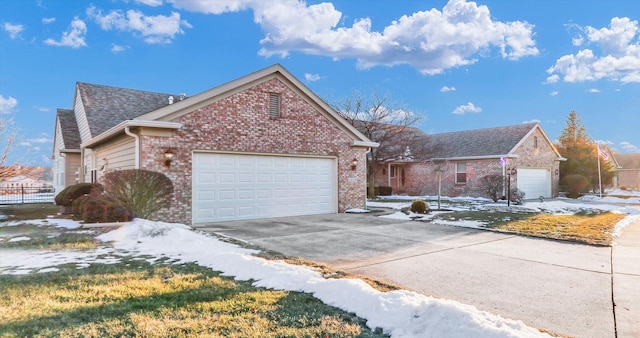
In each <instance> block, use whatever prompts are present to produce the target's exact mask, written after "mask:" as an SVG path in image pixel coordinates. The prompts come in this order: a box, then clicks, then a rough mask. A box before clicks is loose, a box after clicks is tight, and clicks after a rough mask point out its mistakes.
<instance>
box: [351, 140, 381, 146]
mask: <svg viewBox="0 0 640 338" xmlns="http://www.w3.org/2000/svg"><path fill="white" fill-rule="evenodd" d="M379 145H380V143H378V142H371V141H358V140H353V142H351V146H352V147H365V148H376V147H378V146H379Z"/></svg>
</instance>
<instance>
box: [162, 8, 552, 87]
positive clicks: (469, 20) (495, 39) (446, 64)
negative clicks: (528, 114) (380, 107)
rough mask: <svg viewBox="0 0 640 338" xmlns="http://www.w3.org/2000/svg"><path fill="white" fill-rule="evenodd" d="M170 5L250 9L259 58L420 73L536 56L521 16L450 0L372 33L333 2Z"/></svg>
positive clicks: (368, 23) (367, 22)
mask: <svg viewBox="0 0 640 338" xmlns="http://www.w3.org/2000/svg"><path fill="white" fill-rule="evenodd" d="M169 2H170V3H172V4H173V6H174V7H175V8H179V9H186V10H191V11H195V12H201V13H207V14H222V13H226V12H236V11H241V10H248V9H252V10H253V13H254V22H256V23H257V24H259V25H260V26H261V27H262V30H263V31H264V32H265V37H264V38H263V39H262V40H260V44H261V45H262V48H261V49H260V52H259V54H260V55H263V56H272V55H279V56H281V57H285V56H286V55H288V54H289V53H290V52H291V51H300V52H303V53H306V54H312V55H325V56H330V57H333V58H336V59H340V58H355V59H356V60H357V63H358V67H360V68H370V67H374V66H379V65H386V66H393V65H399V64H407V65H410V66H412V67H414V68H416V69H418V70H419V71H420V72H421V73H423V74H429V75H432V74H439V73H442V72H444V71H445V70H447V69H450V68H454V67H459V66H464V65H469V64H473V63H475V62H477V60H478V59H477V58H478V57H482V56H488V53H487V51H488V50H491V49H496V50H498V51H499V53H500V55H501V56H502V57H503V58H505V59H509V60H517V59H519V58H521V57H525V56H530V55H537V54H538V53H539V52H538V49H537V48H536V44H535V41H534V40H533V25H531V24H529V23H527V22H522V21H511V22H501V21H495V20H494V18H492V16H491V13H490V12H489V8H488V7H487V6H483V5H480V6H478V5H477V4H476V3H474V2H466V1H464V0H450V1H449V3H447V4H446V5H445V6H444V8H443V9H442V10H438V9H435V8H434V9H431V10H428V11H418V12H415V13H411V14H409V15H404V16H402V17H400V18H399V19H398V20H395V21H392V22H391V23H390V24H389V25H387V26H386V27H384V28H383V29H381V30H380V31H373V30H372V21H371V19H370V18H358V19H355V20H354V22H353V24H352V25H351V26H346V25H343V24H342V22H343V19H344V17H343V14H342V12H340V11H338V10H337V9H336V8H335V7H334V5H333V4H332V3H329V2H323V3H319V4H313V5H307V4H306V2H303V1H300V0H273V1H261V0H229V1H207V0H169Z"/></svg>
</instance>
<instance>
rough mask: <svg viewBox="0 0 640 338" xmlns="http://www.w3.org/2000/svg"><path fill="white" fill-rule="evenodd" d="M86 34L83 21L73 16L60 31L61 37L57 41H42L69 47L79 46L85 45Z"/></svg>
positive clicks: (85, 26)
mask: <svg viewBox="0 0 640 338" xmlns="http://www.w3.org/2000/svg"><path fill="white" fill-rule="evenodd" d="M86 35H87V25H86V24H85V23H84V21H82V20H80V19H78V17H75V18H74V19H73V21H71V24H70V25H69V28H67V30H66V31H65V32H64V33H62V37H61V38H60V40H59V41H56V40H54V39H46V40H44V43H45V44H47V45H50V46H64V47H71V48H80V47H86V46H87V43H86V42H85V41H84V38H85V36H86Z"/></svg>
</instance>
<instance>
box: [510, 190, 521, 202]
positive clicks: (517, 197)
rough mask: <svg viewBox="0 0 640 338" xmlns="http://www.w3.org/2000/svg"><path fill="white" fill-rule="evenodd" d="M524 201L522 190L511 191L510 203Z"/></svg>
mask: <svg viewBox="0 0 640 338" xmlns="http://www.w3.org/2000/svg"><path fill="white" fill-rule="evenodd" d="M523 202H524V191H522V190H519V189H516V190H512V191H511V203H515V204H522V203H523Z"/></svg>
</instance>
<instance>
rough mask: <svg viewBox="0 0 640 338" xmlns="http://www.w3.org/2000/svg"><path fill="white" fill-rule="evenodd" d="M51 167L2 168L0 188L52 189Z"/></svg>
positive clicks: (0, 169)
mask: <svg viewBox="0 0 640 338" xmlns="http://www.w3.org/2000/svg"><path fill="white" fill-rule="evenodd" d="M51 174H52V171H51V167H43V166H21V165H17V164H16V165H13V166H5V167H0V188H20V187H23V188H48V187H51V183H52V182H51V181H52V178H51Z"/></svg>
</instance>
